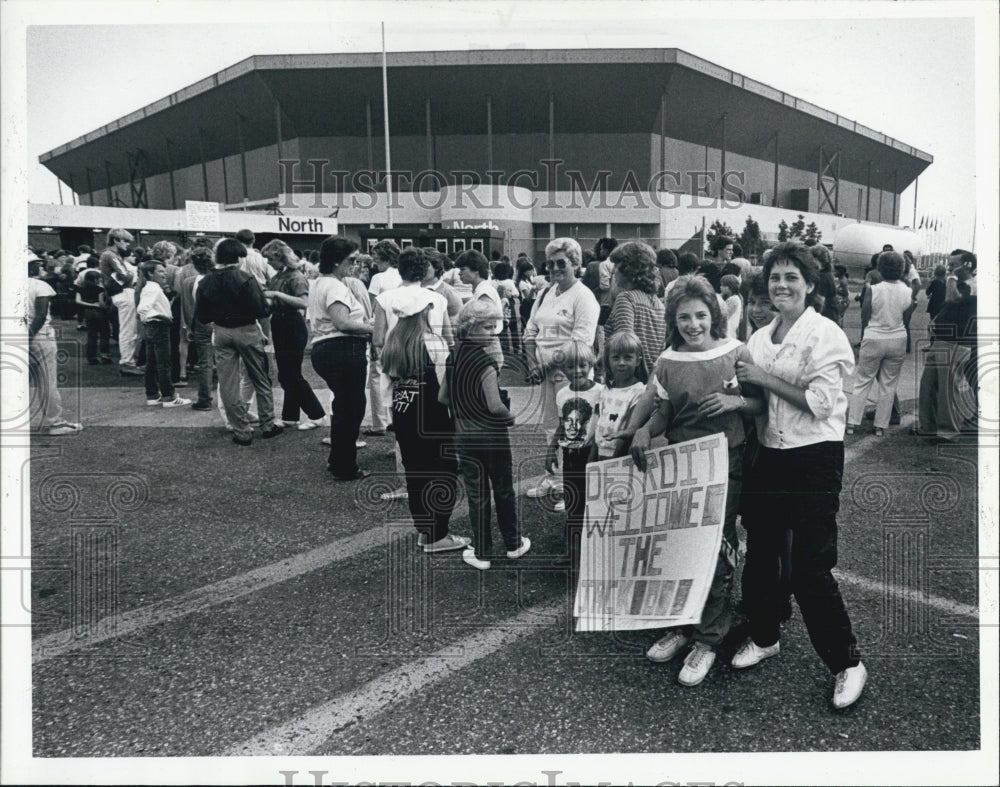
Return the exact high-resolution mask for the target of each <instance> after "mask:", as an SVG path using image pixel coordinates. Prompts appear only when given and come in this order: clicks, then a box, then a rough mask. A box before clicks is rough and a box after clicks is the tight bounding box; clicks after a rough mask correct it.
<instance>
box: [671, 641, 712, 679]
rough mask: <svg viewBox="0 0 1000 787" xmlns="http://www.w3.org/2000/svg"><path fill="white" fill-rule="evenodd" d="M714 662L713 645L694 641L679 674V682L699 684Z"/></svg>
mask: <svg viewBox="0 0 1000 787" xmlns="http://www.w3.org/2000/svg"><path fill="white" fill-rule="evenodd" d="M714 663H715V650H714V649H713V648H712V646H711V645H706V644H705V643H704V642H696V643H694V647H693V648H691V652H690V653H688V654H687V658H686V659H684V666H683V667H681V671H680V674H679V675H678V676H677V682H678V683H680V684H681V685H682V686H697V685H698V684H699V683H701V682H702V681H703V680H705V676H706V675H707V674H708V671H709V670H710V669H712V665H713V664H714Z"/></svg>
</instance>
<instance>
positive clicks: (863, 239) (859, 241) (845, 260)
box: [833, 223, 924, 277]
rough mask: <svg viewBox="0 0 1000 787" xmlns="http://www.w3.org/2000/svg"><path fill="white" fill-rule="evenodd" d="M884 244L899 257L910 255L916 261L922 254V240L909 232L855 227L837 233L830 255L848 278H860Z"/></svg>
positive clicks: (841, 229) (846, 227)
mask: <svg viewBox="0 0 1000 787" xmlns="http://www.w3.org/2000/svg"><path fill="white" fill-rule="evenodd" d="M886 243H890V244H892V248H893V249H894V250H895V251H898V252H899V253H900V254H902V253H903V252H904V251H909V252H911V253H912V254H913V256H914V257H915V258H916V259H917V260H919V259H920V256H921V255H922V254H923V253H924V242H923V240H921V238H920V236H919V235H917V233H915V232H913V231H912V230H908V229H903V228H901V227H886V226H880V225H876V224H861V223H857V224H848V225H847V226H845V227H841V228H840V229H839V230H837V232H836V233H835V234H834V236H833V254H834V256H835V257H836V258H837V262H838V263H840V264H841V265H845V266H846V267H847V270H848V271H849V272H850V274H851V276H852V277H857V276H860V275H862V273H863V271H864V270H865V268H866V267H867V266H868V263H869V262H870V261H871V256H872V255H873V254H876V253H878V252H880V251H882V247H883V246H884V245H885V244H886Z"/></svg>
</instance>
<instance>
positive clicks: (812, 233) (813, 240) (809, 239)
mask: <svg viewBox="0 0 1000 787" xmlns="http://www.w3.org/2000/svg"><path fill="white" fill-rule="evenodd" d="M822 237H823V233H822V232H820V231H819V227H817V226H816V222H815V221H810V222H809V226H808V227H806V234H805V237H804V240H805V244H806V246H815V245H816V244H817V243H819V241H820V238H822Z"/></svg>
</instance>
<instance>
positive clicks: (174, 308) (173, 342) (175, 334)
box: [170, 297, 186, 383]
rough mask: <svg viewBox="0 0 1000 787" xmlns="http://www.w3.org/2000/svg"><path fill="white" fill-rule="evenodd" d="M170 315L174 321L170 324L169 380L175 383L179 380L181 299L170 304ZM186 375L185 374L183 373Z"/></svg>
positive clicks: (180, 375)
mask: <svg viewBox="0 0 1000 787" xmlns="http://www.w3.org/2000/svg"><path fill="white" fill-rule="evenodd" d="M170 314H171V315H172V316H173V319H174V321H173V322H172V323H171V324H170V379H171V381H172V382H175V383H176V382H177V381H179V380H180V379H181V377H182V376H185V375H182V374H181V372H182V371H183V370H182V369H181V299H180V297H175V298H174V299H173V300H172V301H171V302H170ZM185 374H186V372H185Z"/></svg>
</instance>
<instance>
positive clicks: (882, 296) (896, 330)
mask: <svg viewBox="0 0 1000 787" xmlns="http://www.w3.org/2000/svg"><path fill="white" fill-rule="evenodd" d="M871 298H872V316H871V319H870V320H869V321H868V327H867V328H865V336H866V337H871V338H872V339H875V338H878V339H905V338H906V326H905V325H903V312H905V311H906V310H907V309H909V308H910V303H911V302H912V299H913V292H912V290H910V286H909V285H908V284H906V283H905V282H901V281H882V282H879V283H878V284H875V285H873V286H872V290H871Z"/></svg>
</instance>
